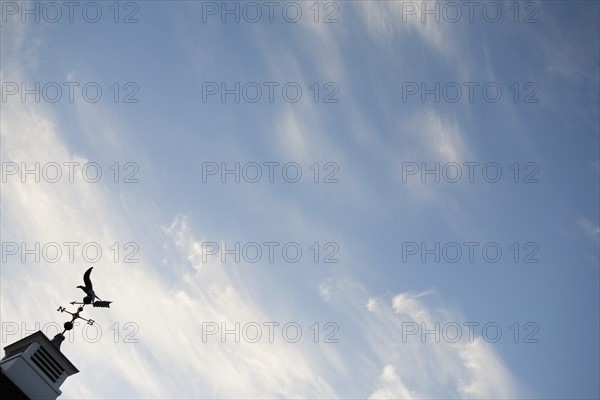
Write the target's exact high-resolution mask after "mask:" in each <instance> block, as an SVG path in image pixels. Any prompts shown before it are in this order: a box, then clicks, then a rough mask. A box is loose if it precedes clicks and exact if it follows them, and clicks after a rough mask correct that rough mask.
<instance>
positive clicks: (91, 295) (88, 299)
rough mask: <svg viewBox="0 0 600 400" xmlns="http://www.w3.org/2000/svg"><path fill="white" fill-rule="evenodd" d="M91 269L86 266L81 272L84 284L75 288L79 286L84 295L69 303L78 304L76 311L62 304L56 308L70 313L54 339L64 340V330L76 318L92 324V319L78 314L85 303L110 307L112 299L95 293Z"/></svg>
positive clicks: (71, 324)
mask: <svg viewBox="0 0 600 400" xmlns="http://www.w3.org/2000/svg"><path fill="white" fill-rule="evenodd" d="M92 269H94V267H90V268H88V270H87V271H85V274H83V283H84V284H85V286H81V285H79V286H77V288H79V289H81V290H83V291H84V292H85V297H84V298H83V299H82V301H80V302H79V301H72V302H71V303H70V304H71V305H78V306H79V307H77V311H76V312H70V311H67V309H66V308H64V307H62V306H61V307H58V309H57V310H56V311H60V312H66V313H67V314H71V321H67V322H65V323H64V325H63V327H64V328H65V329H64V330H63V331H62V333H60V334H58V335H56V336H55V339H58V340H60V341H62V340H64V336H65V332H66V331H70V330H71V329H73V326H74V324H73V323H74V322H75V320H77V319H82V320H84V321H86V322H87V323H88V325H93V324H94V322H95V321H94V320H93V319H87V318H83V317H82V316H81V315H80V314H81V313H82V312H83V308H84V307H85V306H86V305H88V304H91V305H92V306H94V307H101V308H110V303H112V301H104V300H102V299H100V298H99V297H98V296H97V295H96V292H94V287H93V286H92V280H91V279H90V275H91V273H92Z"/></svg>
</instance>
